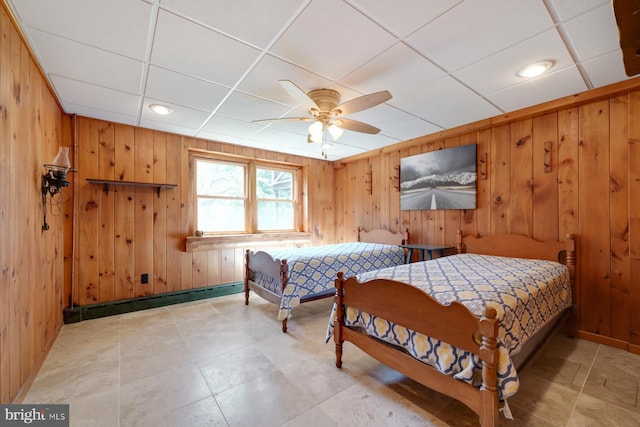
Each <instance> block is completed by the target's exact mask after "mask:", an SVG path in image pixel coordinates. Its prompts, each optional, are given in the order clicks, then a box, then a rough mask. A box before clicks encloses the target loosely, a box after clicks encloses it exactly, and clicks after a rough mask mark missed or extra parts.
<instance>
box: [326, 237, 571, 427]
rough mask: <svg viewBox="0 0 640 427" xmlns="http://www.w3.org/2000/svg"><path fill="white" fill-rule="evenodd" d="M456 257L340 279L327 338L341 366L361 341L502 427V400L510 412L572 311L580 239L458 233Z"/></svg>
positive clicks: (384, 359) (395, 365)
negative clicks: (532, 364) (527, 364)
mask: <svg viewBox="0 0 640 427" xmlns="http://www.w3.org/2000/svg"><path fill="white" fill-rule="evenodd" d="M456 252H457V253H456V255H452V256H449V257H444V258H438V259H436V260H432V261H423V262H418V263H413V264H407V265H403V266H398V267H392V268H386V269H382V270H378V271H372V272H367V273H363V274H360V275H358V276H357V277H348V278H346V276H345V275H344V274H341V273H339V274H338V279H337V280H336V285H335V286H336V288H337V289H336V296H335V304H334V309H333V312H332V314H331V317H330V320H329V327H328V330H327V341H328V340H329V339H330V338H331V337H332V336H333V338H334V342H335V352H336V366H337V367H338V368H340V367H342V357H343V344H344V342H345V341H348V342H351V343H353V344H354V345H356V346H357V347H359V348H360V349H361V350H363V351H364V352H366V353H368V354H369V355H371V356H373V357H374V358H376V359H378V360H379V361H380V362H382V363H384V364H386V365H388V366H390V367H392V368H393V369H395V370H397V371H399V372H401V373H403V374H404V375H406V376H408V377H409V378H412V379H414V380H415V381H417V382H419V383H421V384H423V385H425V386H427V387H429V388H431V389H433V390H436V391H438V392H440V393H443V394H445V395H447V396H450V397H452V398H455V399H457V400H459V401H460V402H462V403H464V404H465V405H467V406H468V407H469V408H470V409H472V410H473V411H474V412H475V413H476V414H478V416H479V418H480V424H481V425H482V426H493V425H496V424H497V422H498V414H499V406H500V401H503V406H504V407H505V408H506V409H507V410H508V405H506V399H507V398H508V397H509V396H511V395H512V394H513V393H515V392H516V391H517V388H518V378H517V368H518V367H519V366H520V365H521V364H522V363H523V361H525V360H526V358H527V357H528V356H529V355H530V354H531V353H532V351H533V350H532V349H535V347H536V346H539V344H540V342H541V340H543V339H544V336H545V335H547V334H548V332H549V331H552V330H553V328H554V327H555V326H556V325H557V324H558V323H559V321H560V320H561V319H562V318H564V317H566V315H567V314H571V312H572V307H573V300H572V298H573V295H575V292H574V290H573V289H572V286H573V275H574V271H575V242H574V240H573V237H572V236H567V240H566V241H563V242H557V241H553V242H539V241H536V240H533V239H531V238H528V237H525V236H520V235H493V236H487V237H482V238H476V237H473V236H466V237H464V238H463V236H462V233H461V232H460V231H458V237H457V245H456ZM427 278H428V280H427ZM569 318H570V317H569ZM569 324H571V323H569ZM523 355H524V357H521V356H523Z"/></svg>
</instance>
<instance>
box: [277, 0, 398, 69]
mask: <svg viewBox="0 0 640 427" xmlns="http://www.w3.org/2000/svg"><path fill="white" fill-rule="evenodd" d="M395 41H396V39H395V37H393V36H392V35H390V34H389V33H388V32H386V31H385V30H383V29H382V28H380V27H379V26H378V25H376V24H375V23H373V22H372V21H370V20H369V19H367V18H366V17H365V16H363V15H362V14H361V13H360V12H358V11H357V10H355V9H354V8H352V7H351V6H349V5H348V4H346V3H344V2H343V1H341V0H323V1H314V2H311V3H310V4H309V6H307V8H306V9H305V10H304V12H302V14H301V15H300V16H299V17H298V18H297V19H296V20H295V21H294V22H293V24H291V26H290V27H289V29H288V30H287V32H286V33H284V34H283V35H282V37H281V38H280V39H279V40H278V41H277V42H276V43H275V44H274V46H273V48H272V49H271V52H273V53H274V54H276V55H277V56H279V57H281V58H284V59H285V60H288V61H290V62H292V63H294V64H296V65H299V66H301V67H303V68H306V69H308V70H313V71H314V72H316V73H317V74H319V75H321V76H324V77H326V78H328V79H331V80H337V79H339V78H340V77H342V76H344V75H345V74H347V73H348V72H350V71H352V70H353V69H355V68H357V67H358V66H359V65H361V64H362V63H363V62H365V61H367V60H369V59H371V58H372V57H374V56H375V55H377V54H378V53H379V52H380V51H382V50H384V49H386V48H388V47H389V46H391V45H392V44H393V43H394V42H395Z"/></svg>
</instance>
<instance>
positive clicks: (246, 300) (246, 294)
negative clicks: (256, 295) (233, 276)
mask: <svg viewBox="0 0 640 427" xmlns="http://www.w3.org/2000/svg"><path fill="white" fill-rule="evenodd" d="M249 252H251V250H250V249H247V250H246V251H245V256H244V305H249V273H250V271H249Z"/></svg>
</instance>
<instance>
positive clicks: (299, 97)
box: [278, 80, 318, 110]
mask: <svg viewBox="0 0 640 427" xmlns="http://www.w3.org/2000/svg"><path fill="white" fill-rule="evenodd" d="M278 81H279V82H280V84H281V85H282V87H283V88H284V90H286V91H287V93H288V94H289V95H291V97H292V98H293V99H294V100H295V101H296V102H297V103H298V104H300V106H301V107H303V108H304V109H305V110H310V109H312V108H315V109H318V105H317V104H316V103H315V102H314V101H313V99H311V98H309V96H308V95H307V93H306V92H305V91H303V90H302V89H300V88H299V87H298V86H296V85H295V83H293V82H292V81H291V80H278Z"/></svg>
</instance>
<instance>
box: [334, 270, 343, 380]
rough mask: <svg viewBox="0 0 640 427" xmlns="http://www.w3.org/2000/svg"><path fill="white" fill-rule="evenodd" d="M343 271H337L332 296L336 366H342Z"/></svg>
mask: <svg viewBox="0 0 640 427" xmlns="http://www.w3.org/2000/svg"><path fill="white" fill-rule="evenodd" d="M343 276H344V273H343V272H342V271H339V272H338V278H337V279H336V296H335V298H334V301H335V304H336V320H335V323H334V324H333V340H334V342H335V343H336V366H337V367H338V368H342V343H343V342H344V340H343V339H342V328H343V327H344V304H343V302H342V298H343V295H344V287H343V285H344V277H343Z"/></svg>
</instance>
